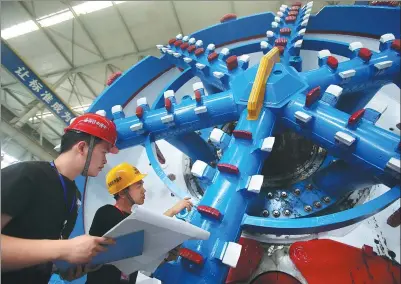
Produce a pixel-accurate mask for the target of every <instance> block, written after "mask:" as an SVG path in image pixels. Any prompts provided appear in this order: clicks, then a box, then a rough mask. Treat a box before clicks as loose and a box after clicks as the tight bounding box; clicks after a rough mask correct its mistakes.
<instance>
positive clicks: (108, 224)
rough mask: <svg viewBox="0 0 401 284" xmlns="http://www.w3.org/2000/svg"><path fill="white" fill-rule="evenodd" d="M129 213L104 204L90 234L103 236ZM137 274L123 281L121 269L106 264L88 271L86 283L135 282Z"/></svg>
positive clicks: (131, 283)
mask: <svg viewBox="0 0 401 284" xmlns="http://www.w3.org/2000/svg"><path fill="white" fill-rule="evenodd" d="M129 215H130V214H128V213H126V212H122V211H120V210H119V209H118V208H116V207H115V206H113V205H109V204H108V205H104V206H103V207H100V208H99V209H98V210H97V211H96V214H95V217H94V218H93V222H92V226H91V228H90V230H89V234H90V235H92V236H98V237H101V236H103V235H104V234H105V233H107V232H108V231H109V230H110V229H111V228H113V227H114V226H115V225H117V224H118V223H120V222H121V221H122V220H124V219H125V218H127V217H128V216H129ZM137 275H138V272H134V273H132V274H131V275H129V282H122V281H120V279H121V271H120V270H119V269H118V268H117V267H115V266H114V265H111V264H106V265H103V266H102V267H101V268H100V269H99V270H96V271H94V272H91V273H88V277H87V280H86V284H120V283H129V284H135V283H136V277H137Z"/></svg>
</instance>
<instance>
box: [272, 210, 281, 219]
mask: <svg viewBox="0 0 401 284" xmlns="http://www.w3.org/2000/svg"><path fill="white" fill-rule="evenodd" d="M273 216H274V217H276V218H277V217H279V216H280V212H279V211H278V210H274V211H273Z"/></svg>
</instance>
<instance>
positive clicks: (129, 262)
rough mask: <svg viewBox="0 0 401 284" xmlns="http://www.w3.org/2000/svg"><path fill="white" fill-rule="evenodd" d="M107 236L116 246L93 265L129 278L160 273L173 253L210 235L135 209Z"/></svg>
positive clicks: (60, 265) (62, 263)
mask: <svg viewBox="0 0 401 284" xmlns="http://www.w3.org/2000/svg"><path fill="white" fill-rule="evenodd" d="M103 236H104V237H108V238H112V239H114V240H116V244H115V245H110V246H108V250H107V251H105V252H102V253H99V254H98V255H97V256H96V257H94V258H93V259H92V261H91V262H90V264H93V265H96V264H106V263H108V264H112V265H114V266H116V267H117V268H118V269H119V270H120V271H121V272H123V273H124V274H126V275H129V274H131V273H133V272H135V271H138V270H145V271H151V270H154V269H156V268H157V266H158V265H159V264H160V263H161V262H162V261H163V259H164V257H165V256H166V254H168V252H169V251H170V250H172V249H174V248H176V247H177V246H179V245H181V244H182V243H183V242H185V241H187V240H207V239H208V238H209V237H210V233H209V232H208V231H206V230H203V229H201V228H198V227H196V226H194V225H192V224H190V223H187V222H185V221H183V220H179V219H177V218H174V217H168V216H165V215H161V214H158V213H154V212H153V211H151V210H149V209H145V208H142V207H139V206H138V205H134V206H133V207H132V213H131V215H129V216H128V217H127V218H125V219H124V220H123V221H121V222H120V223H118V224H117V225H116V226H114V227H113V228H111V229H110V230H109V231H108V232H107V233H106V234H104V235H103ZM113 246H114V248H113ZM54 264H55V265H56V266H57V268H58V269H60V270H65V269H68V268H70V267H73V266H74V264H70V263H68V262H66V261H56V262H54Z"/></svg>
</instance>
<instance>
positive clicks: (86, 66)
mask: <svg viewBox="0 0 401 284" xmlns="http://www.w3.org/2000/svg"><path fill="white" fill-rule="evenodd" d="M152 51H157V49H156V47H151V48H147V49H144V50H142V51H140V52H129V53H126V54H123V55H117V56H114V57H110V58H107V59H106V60H99V61H95V62H92V63H88V64H84V65H81V66H78V67H74V68H66V69H62V70H58V71H53V72H49V73H44V74H41V75H40V77H41V78H48V77H53V76H57V75H60V74H64V73H66V72H69V74H70V75H71V74H74V73H78V72H85V71H86V70H88V69H93V68H96V67H104V65H105V64H108V63H111V62H113V61H115V60H120V59H126V58H128V57H133V56H136V57H141V56H142V57H145V56H147V55H149V53H151V52H152ZM135 62H136V61H135ZM135 62H133V63H135ZM17 84H18V83H15V82H14V83H8V84H5V85H2V88H10V87H12V86H15V85H17Z"/></svg>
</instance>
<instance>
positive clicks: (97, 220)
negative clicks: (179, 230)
mask: <svg viewBox="0 0 401 284" xmlns="http://www.w3.org/2000/svg"><path fill="white" fill-rule="evenodd" d="M145 177H146V174H142V173H141V172H140V171H139V170H138V169H137V168H136V167H134V166H132V165H130V164H128V163H121V164H119V165H118V166H116V167H114V168H112V169H111V170H110V171H109V172H108V174H107V175H106V185H107V189H108V191H109V193H110V194H111V195H113V196H114V199H115V200H116V204H115V205H110V204H107V205H104V206H103V207H100V208H99V209H98V210H97V211H96V214H95V217H94V219H93V222H92V226H91V228H90V230H89V234H90V235H92V236H103V235H104V234H105V233H106V232H107V231H109V230H110V229H111V228H113V227H114V226H115V225H117V224H118V223H120V222H121V221H122V220H124V219H125V218H127V217H128V216H129V215H130V214H131V207H132V206H133V205H134V204H138V205H142V204H143V203H144V202H145V192H146V190H145V188H144V187H143V184H144V182H143V179H144V178H145ZM192 206H193V204H192V203H191V201H190V200H189V197H188V198H185V199H183V200H181V201H179V202H178V203H177V204H175V205H174V206H173V207H172V208H170V209H168V210H167V211H166V212H165V213H164V215H166V216H170V217H173V216H174V215H176V214H178V213H179V212H180V211H182V210H183V209H185V208H186V209H187V210H188V211H190V210H191V209H192ZM136 276H137V272H135V273H132V274H131V275H129V276H125V275H122V273H121V271H120V270H118V268H116V267H115V266H113V265H103V266H102V267H101V268H100V269H99V270H97V271H94V272H91V273H89V274H88V278H87V281H86V283H87V284H93V283H96V284H102V283H129V284H132V283H135V282H136ZM127 281H128V282H127Z"/></svg>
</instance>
